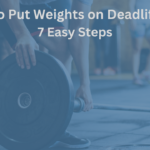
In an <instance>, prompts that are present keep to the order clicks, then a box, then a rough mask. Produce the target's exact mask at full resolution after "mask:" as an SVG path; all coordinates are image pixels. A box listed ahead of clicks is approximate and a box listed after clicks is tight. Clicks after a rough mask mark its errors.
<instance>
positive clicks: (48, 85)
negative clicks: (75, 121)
mask: <svg viewBox="0 0 150 150" xmlns="http://www.w3.org/2000/svg"><path fill="white" fill-rule="evenodd" d="M36 58H37V65H36V66H35V67H32V68H31V69H30V70H26V69H23V70H22V69H20V68H19V67H18V65H17V63H16V58H15V54H12V55H11V56H9V57H8V58H6V59H5V60H4V61H3V62H2V63H1V65H0V90H1V91H0V145H2V146H4V147H5V148H7V149H8V150H20V149H21V150H40V149H41V148H44V147H46V146H50V145H51V144H53V143H54V142H56V141H57V140H58V139H59V137H60V136H61V135H62V134H63V133H64V131H65V130H66V128H67V126H68V124H69V122H70V119H71V116H72V112H73V98H74V92H73V86H72V82H71V79H70V77H69V76H68V75H67V73H66V71H65V68H64V66H63V65H62V64H61V63H60V62H59V61H58V60H56V59H55V58H54V57H52V56H50V55H48V54H45V53H43V52H40V51H36Z"/></svg>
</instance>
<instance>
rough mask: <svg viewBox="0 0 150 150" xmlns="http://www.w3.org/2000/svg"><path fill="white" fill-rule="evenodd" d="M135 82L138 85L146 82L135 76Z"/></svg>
mask: <svg viewBox="0 0 150 150" xmlns="http://www.w3.org/2000/svg"><path fill="white" fill-rule="evenodd" d="M133 84H135V85H138V86H143V85H144V82H143V81H142V80H141V79H140V78H134V79H133Z"/></svg>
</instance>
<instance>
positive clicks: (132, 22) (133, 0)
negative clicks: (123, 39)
mask: <svg viewBox="0 0 150 150" xmlns="http://www.w3.org/2000/svg"><path fill="white" fill-rule="evenodd" d="M135 5H136V0H130V1H129V9H130V12H131V13H133V12H134V11H135ZM130 27H131V30H135V28H136V22H135V20H134V19H131V20H130Z"/></svg>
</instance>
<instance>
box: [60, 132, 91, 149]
mask: <svg viewBox="0 0 150 150" xmlns="http://www.w3.org/2000/svg"><path fill="white" fill-rule="evenodd" d="M90 145H91V141H90V140H88V139H80V138H78V137H76V136H74V135H71V134H70V133H69V132H65V134H64V135H63V136H62V138H61V139H60V140H59V141H58V142H57V146H59V147H61V148H72V149H83V148H88V147H89V146H90Z"/></svg>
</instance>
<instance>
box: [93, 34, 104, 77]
mask: <svg viewBox="0 0 150 150" xmlns="http://www.w3.org/2000/svg"><path fill="white" fill-rule="evenodd" d="M94 43H95V70H94V73H95V75H100V74H101V66H100V60H101V54H100V53H101V49H102V48H101V41H100V40H99V39H98V38H97V37H95V38H94Z"/></svg>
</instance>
